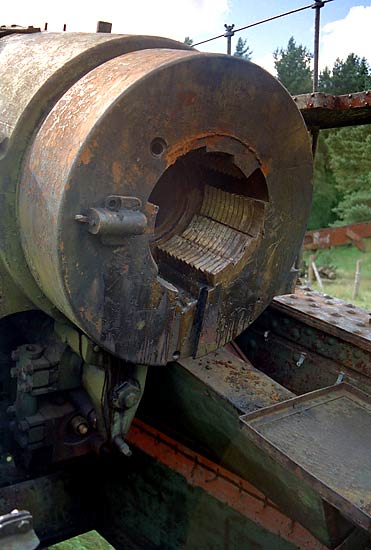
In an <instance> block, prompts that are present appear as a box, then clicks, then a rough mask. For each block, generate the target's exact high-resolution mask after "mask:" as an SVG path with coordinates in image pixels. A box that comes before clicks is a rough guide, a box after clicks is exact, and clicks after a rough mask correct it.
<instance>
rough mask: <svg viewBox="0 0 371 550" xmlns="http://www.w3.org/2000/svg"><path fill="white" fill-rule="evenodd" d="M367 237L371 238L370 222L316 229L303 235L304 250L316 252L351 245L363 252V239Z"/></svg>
mask: <svg viewBox="0 0 371 550" xmlns="http://www.w3.org/2000/svg"><path fill="white" fill-rule="evenodd" d="M367 237H371V222H363V223H354V224H350V225H343V226H340V227H329V228H325V229H316V230H314V231H307V232H306V233H305V237H304V250H318V249H320V248H330V247H331V246H343V245H345V244H349V243H352V244H354V245H355V246H357V248H359V250H361V251H362V252H365V250H366V247H365V243H364V241H363V239H364V238H367Z"/></svg>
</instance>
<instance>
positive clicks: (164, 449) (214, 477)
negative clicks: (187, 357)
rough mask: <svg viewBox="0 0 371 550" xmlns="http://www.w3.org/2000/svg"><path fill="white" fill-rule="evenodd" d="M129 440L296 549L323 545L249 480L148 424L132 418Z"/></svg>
mask: <svg viewBox="0 0 371 550" xmlns="http://www.w3.org/2000/svg"><path fill="white" fill-rule="evenodd" d="M128 440H129V442H130V443H131V445H133V446H134V447H136V448H138V449H141V450H142V451H144V452H145V453H146V454H148V455H149V456H151V457H153V458H155V459H156V460H157V461H159V462H160V463H161V464H164V465H165V466H167V467H168V468H171V470H173V471H174V472H177V473H179V474H180V475H182V476H183V477H184V478H185V479H186V480H187V482H188V483H189V484H190V485H191V486H192V487H200V488H202V489H203V490H204V491H206V492H207V493H208V494H210V495H211V496H213V497H214V498H216V499H217V500H218V501H219V502H222V503H223V504H224V505H226V506H228V507H230V508H233V509H234V510H236V511H238V512H239V513H240V514H241V515H242V516H245V517H247V518H249V519H251V520H252V521H253V522H254V523H255V524H257V525H259V526H260V527H261V528H263V529H266V530H267V531H269V532H271V533H274V534H276V535H278V536H279V537H281V538H283V539H285V540H286V541H288V542H291V543H292V544H294V545H296V547H297V548H300V549H301V550H316V549H318V550H319V549H325V548H326V547H325V546H324V545H323V544H321V543H320V542H319V541H318V540H317V539H315V538H314V537H313V535H311V534H310V533H309V531H307V530H306V529H305V528H304V527H302V526H301V525H300V524H299V523H297V522H295V521H292V519H291V518H289V517H288V516H286V515H285V514H284V513H282V511H280V510H279V508H278V507H277V506H276V505H275V504H274V503H273V502H272V501H270V500H269V498H267V496H266V495H264V494H263V493H262V492H261V491H258V490H257V489H256V487H254V486H253V485H252V484H251V483H248V482H247V481H246V480H244V479H242V478H241V477H239V476H237V475H235V474H233V473H232V472H230V471H228V470H226V469H225V468H223V467H221V466H220V465H218V464H215V463H213V462H212V461H210V460H208V459H207V458H205V457H204V456H202V455H200V454H199V453H196V452H194V451H193V450H191V449H189V448H187V447H185V446H184V445H182V444H180V443H179V442H177V441H175V440H174V439H172V438H170V437H168V436H167V435H165V434H163V433H161V432H159V431H158V430H156V429H154V428H152V427H151V426H149V425H148V424H145V423H144V422H142V421H140V420H135V421H134V423H133V425H132V427H131V429H130V432H129V436H128Z"/></svg>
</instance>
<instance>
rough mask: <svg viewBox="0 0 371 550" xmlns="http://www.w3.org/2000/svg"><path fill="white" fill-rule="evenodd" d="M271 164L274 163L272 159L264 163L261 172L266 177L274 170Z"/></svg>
mask: <svg viewBox="0 0 371 550" xmlns="http://www.w3.org/2000/svg"><path fill="white" fill-rule="evenodd" d="M271 163H272V161H271V160H270V159H268V160H263V161H262V164H261V171H262V172H263V175H264V176H267V175H268V174H269V173H270V171H271V169H272V166H271Z"/></svg>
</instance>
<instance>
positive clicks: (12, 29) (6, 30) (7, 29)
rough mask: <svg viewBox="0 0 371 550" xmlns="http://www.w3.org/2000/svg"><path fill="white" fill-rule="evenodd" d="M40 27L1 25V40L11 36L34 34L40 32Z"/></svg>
mask: <svg viewBox="0 0 371 550" xmlns="http://www.w3.org/2000/svg"><path fill="white" fill-rule="evenodd" d="M40 31H41V29H40V27H33V26H32V25H30V26H29V27H21V26H19V25H9V26H7V25H1V26H0V38H3V37H4V36H8V35H9V34H32V33H34V32H40Z"/></svg>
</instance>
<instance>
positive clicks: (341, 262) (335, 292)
mask: <svg viewBox="0 0 371 550" xmlns="http://www.w3.org/2000/svg"><path fill="white" fill-rule="evenodd" d="M367 241H370V239H367ZM370 244H371V243H370V242H367V249H369V248H370ZM309 255H310V253H309V252H305V254H304V260H305V262H306V264H307V265H308V261H309ZM357 260H362V265H361V284H360V287H359V294H358V297H357V299H355V300H353V299H352V294H353V286H354V275H355V270H356V262H357ZM315 263H316V265H317V266H318V267H319V266H325V265H327V266H328V265H331V266H334V267H336V279H335V280H334V281H329V280H327V279H323V285H324V288H325V292H326V293H327V294H330V295H331V296H335V297H336V298H342V299H343V300H346V301H347V302H353V303H354V304H356V305H357V306H360V307H363V308H365V309H369V310H371V250H370V251H368V252H361V251H360V250H358V248H356V247H354V246H352V245H346V246H337V247H333V248H331V249H326V250H318V251H317V252H316V254H315ZM312 286H313V288H314V289H316V290H320V289H319V286H318V284H317V283H313V285H312Z"/></svg>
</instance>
